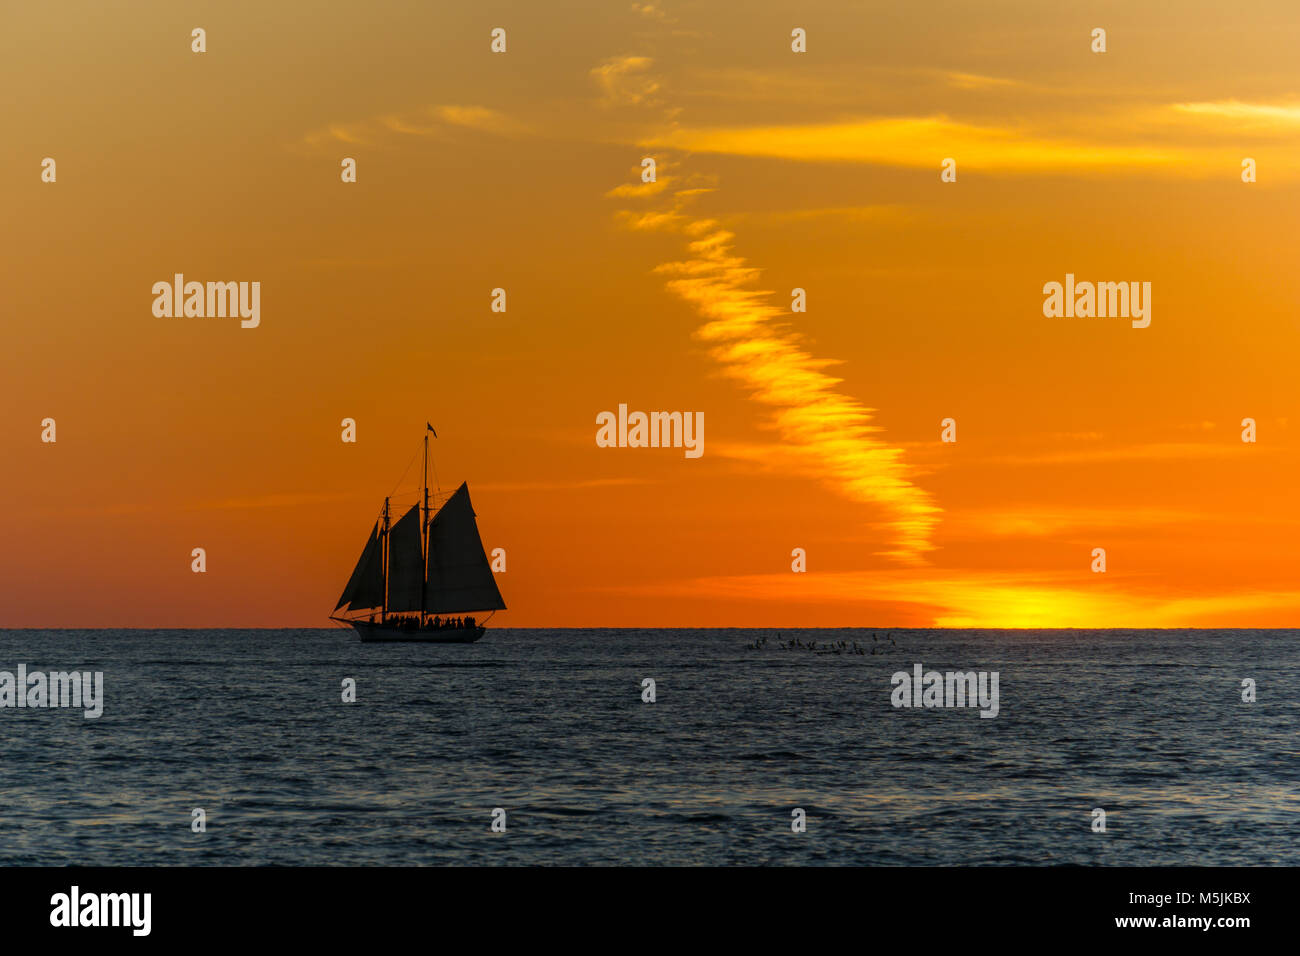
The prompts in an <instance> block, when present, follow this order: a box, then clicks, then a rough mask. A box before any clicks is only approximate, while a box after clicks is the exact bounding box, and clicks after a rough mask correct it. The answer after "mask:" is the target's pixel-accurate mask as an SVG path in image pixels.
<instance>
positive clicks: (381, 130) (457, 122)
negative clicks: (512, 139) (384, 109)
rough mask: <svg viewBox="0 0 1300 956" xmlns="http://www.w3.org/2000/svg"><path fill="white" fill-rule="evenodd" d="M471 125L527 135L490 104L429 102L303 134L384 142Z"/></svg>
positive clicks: (317, 142)
mask: <svg viewBox="0 0 1300 956" xmlns="http://www.w3.org/2000/svg"><path fill="white" fill-rule="evenodd" d="M457 128H459V129H469V130H475V131H478V132H483V133H491V134H494V135H497V136H522V135H527V134H528V133H529V131H530V128H529V127H528V125H527V124H525V123H522V122H520V121H519V120H516V119H513V118H512V117H510V116H507V115H506V114H505V113H502V112H500V111H498V110H493V109H489V108H488V107H486V106H456V105H443V106H425V107H422V108H420V109H417V110H411V111H408V112H405V113H385V114H383V115H381V116H375V117H372V118H370V119H365V120H360V121H357V122H354V123H331V124H329V125H328V126H326V127H325V128H324V129H319V130H314V131H312V132H310V133H307V134H306V135H305V136H304V137H303V142H304V143H305V144H306V145H308V146H322V145H327V144H329V143H348V144H354V145H361V146H371V145H377V144H383V143H385V142H386V141H389V140H392V139H394V138H404V137H410V136H416V137H424V138H432V137H438V136H445V135H447V134H448V133H449V132H450V131H452V130H454V129H457Z"/></svg>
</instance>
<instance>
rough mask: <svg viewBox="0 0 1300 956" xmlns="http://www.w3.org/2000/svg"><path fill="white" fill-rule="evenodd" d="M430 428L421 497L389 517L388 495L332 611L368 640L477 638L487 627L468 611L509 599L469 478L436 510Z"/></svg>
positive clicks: (492, 608)
mask: <svg viewBox="0 0 1300 956" xmlns="http://www.w3.org/2000/svg"><path fill="white" fill-rule="evenodd" d="M425 429H426V430H425V434H424V497H423V499H422V503H421V502H417V503H416V504H414V505H412V506H411V507H410V509H409V510H407V511H406V512H405V513H404V514H402V516H401V517H399V518H398V519H397V521H396V522H393V523H391V524H390V498H385V499H384V510H383V512H382V513H381V516H380V518H379V519H378V520H377V521H376V522H375V526H374V527H373V528H372V529H371V530H370V536H369V538H367V539H366V545H365V547H364V548H363V549H362V551H361V558H360V559H359V560H358V561H357V566H356V567H355V568H354V569H353V571H352V576H351V577H350V578H348V583H347V586H346V587H345V588H344V589H343V595H342V597H340V598H339V601H338V604H337V605H335V607H334V612H335V613H333V614H331V615H330V616H329V617H330V620H332V621H338V622H340V623H343V624H348V625H351V627H352V628H354V629H355V630H356V632H357V635H358V636H359V637H360V638H361V640H363V641H420V642H424V643H431V644H470V643H473V642H474V641H477V640H478V639H479V638H481V637H482V636H483V634H484V632H485V631H486V627H485V626H484V624H479V623H478V622H477V621H476V619H475V618H474V617H470V616H467V615H468V614H469V612H481V611H490V612H492V613H495V612H497V611H499V610H503V609H504V608H505V606H506V602H505V601H504V600H503V599H502V597H501V591H500V590H499V589H498V588H497V582H496V577H495V575H493V573H492V568H491V566H490V565H489V564H488V559H487V554H486V553H484V551H483V539H482V538H480V537H479V533H478V522H476V521H475V520H474V507H473V505H472V504H471V503H470V500H469V485H468V484H467V483H464V482H462V483H461V486H460V487H459V488H457V489H456V490H455V491H454V492H452V494H451V496H450V497H449V498H448V499H447V500H446V501H445V502H444V503H443V505H442V507H441V508H439V509H438V510H437V512H435V513H434V514H433V515H432V517H431V516H430V514H429V512H430V507H429V433H430V432H432V433H433V436H434V437H435V438H436V437H438V433H437V432H435V431H434V430H433V426H432V425H429V424H428V423H426V424H425ZM340 609H342V610H343V612H344V616H340V615H339V614H338V612H339V611H340ZM376 614H378V616H379V619H378V620H375V615H376ZM489 617H491V614H489Z"/></svg>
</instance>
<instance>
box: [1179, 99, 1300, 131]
mask: <svg viewBox="0 0 1300 956" xmlns="http://www.w3.org/2000/svg"><path fill="white" fill-rule="evenodd" d="M1173 109H1174V110H1175V111H1176V112H1179V113H1185V114H1188V115H1191V116H1197V117H1206V118H1210V119H1214V120H1222V121H1227V122H1229V123H1231V124H1233V125H1235V126H1245V127H1251V128H1256V129H1270V128H1272V129H1275V128H1277V127H1283V128H1286V127H1293V128H1296V129H1300V102H1287V103H1243V102H1241V101H1240V100H1215V101H1213V102H1208V103H1175V104H1174V106H1173Z"/></svg>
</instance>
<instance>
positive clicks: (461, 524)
mask: <svg viewBox="0 0 1300 956" xmlns="http://www.w3.org/2000/svg"><path fill="white" fill-rule="evenodd" d="M403 520H405V519H403ZM428 575H429V576H428V582H429V586H428V589H427V592H426V596H425V610H426V611H428V612H429V613H430V614H435V613H436V614H454V613H458V612H461V611H496V610H500V609H502V608H504V607H505V606H506V602H505V601H504V600H502V598H501V591H500V590H498V589H497V582H496V578H495V577H494V576H493V574H492V568H491V566H490V565H489V564H488V559H487V555H486V554H484V553H483V539H482V538H480V537H479V534H478V522H476V521H475V520H474V508H473V506H472V505H471V504H470V500H469V486H468V485H467V484H463V483H462V484H461V486H460V487H459V488H457V489H456V491H455V493H454V494H453V495H452V496H451V497H450V498H448V499H447V503H446V504H444V505H443V506H442V507H441V508H440V509H439V510H438V513H437V514H436V515H434V516H433V521H432V522H430V524H429V569H428Z"/></svg>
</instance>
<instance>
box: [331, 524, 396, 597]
mask: <svg viewBox="0 0 1300 956" xmlns="http://www.w3.org/2000/svg"><path fill="white" fill-rule="evenodd" d="M383 603H384V559H383V547H382V539H381V538H380V537H379V522H375V526H374V527H373V528H371V529H370V537H369V538H368V539H367V540H366V546H365V547H364V548H363V549H362V550H361V559H360V560H359V561H357V566H356V567H355V568H353V569H352V577H350V578H348V584H347V587H345V588H344V589H343V596H342V597H341V598H339V603H338V604H336V605H335V606H334V610H336V611H337V610H338V609H339V608H341V607H343V605H345V604H346V605H347V606H348V607H349V608H365V607H379V605H381V604H383Z"/></svg>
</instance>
